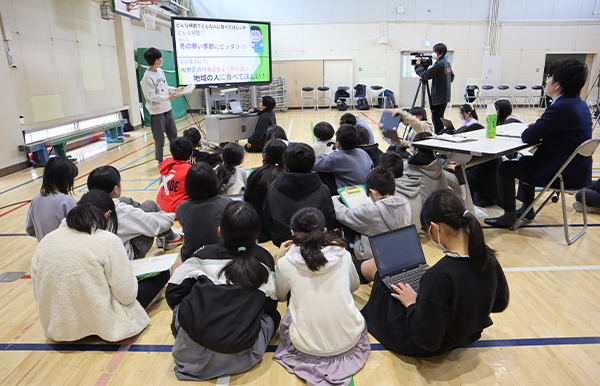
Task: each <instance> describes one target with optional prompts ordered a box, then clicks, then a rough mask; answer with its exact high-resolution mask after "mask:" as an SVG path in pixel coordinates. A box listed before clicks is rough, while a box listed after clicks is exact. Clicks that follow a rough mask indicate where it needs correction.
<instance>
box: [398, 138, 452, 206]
mask: <svg viewBox="0 0 600 386" xmlns="http://www.w3.org/2000/svg"><path fill="white" fill-rule="evenodd" d="M431 136H432V134H431V133H430V132H423V133H419V134H417V135H415V138H414V139H413V142H412V147H413V155H412V156H411V157H410V158H409V159H408V160H406V161H404V165H403V168H404V174H405V175H407V176H408V177H419V178H421V193H420V194H421V197H422V198H423V202H425V200H427V197H429V195H430V194H431V193H433V192H434V191H436V190H438V189H445V188H447V187H448V179H453V180H454V181H456V176H454V175H453V174H452V173H450V172H447V171H445V170H444V169H443V168H442V160H441V158H436V156H435V155H434V154H433V151H432V150H429V149H425V148H420V147H419V141H422V140H424V139H426V138H429V137H431ZM453 185H456V186H458V181H456V183H455V184H453ZM457 189H458V188H457Z"/></svg>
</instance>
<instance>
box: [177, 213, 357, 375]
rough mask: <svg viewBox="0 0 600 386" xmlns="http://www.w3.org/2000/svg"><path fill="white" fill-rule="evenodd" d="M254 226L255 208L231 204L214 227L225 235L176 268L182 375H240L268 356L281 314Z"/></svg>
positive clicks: (271, 268) (267, 259)
mask: <svg viewBox="0 0 600 386" xmlns="http://www.w3.org/2000/svg"><path fill="white" fill-rule="evenodd" d="M259 230H260V220H259V219H258V215H257V214H256V211H254V209H253V208H252V206H251V205H250V204H247V203H242V202H240V201H234V202H231V203H230V204H229V205H227V207H226V208H225V211H224V212H223V216H222V217H221V222H220V224H219V227H218V232H219V234H220V235H221V236H223V241H222V242H220V243H219V244H215V245H207V246H204V247H202V248H201V249H199V250H198V251H196V253H194V256H193V257H192V258H191V259H188V260H186V261H185V262H184V263H183V264H181V265H180V266H179V267H178V268H177V269H176V270H175V272H174V273H173V277H172V278H171V280H170V281H169V284H168V286H167V303H168V304H169V307H171V309H172V310H173V323H172V324H171V330H172V332H173V336H174V337H175V344H174V345H173V358H174V359H175V362H176V365H175V369H174V370H175V375H176V376H177V378H178V379H179V380H181V381H183V380H188V381H205V380H207V379H211V378H216V377H219V376H221V375H227V374H239V373H243V372H245V371H248V370H249V369H251V368H252V367H253V366H254V365H255V364H257V363H258V362H260V360H261V359H262V357H263V355H264V354H265V352H266V350H267V345H268V344H269V341H270V340H271V338H272V337H273V335H274V334H275V331H277V328H278V327H279V322H280V320H281V316H280V315H279V312H277V298H276V296H275V275H274V274H273V271H274V270H275V262H274V261H273V257H272V256H271V254H270V253H269V252H268V251H267V250H265V249H264V248H262V247H260V246H258V245H257V244H256V238H257V236H258V232H259ZM355 275H356V273H355Z"/></svg>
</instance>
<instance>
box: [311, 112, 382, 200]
mask: <svg viewBox="0 0 600 386" xmlns="http://www.w3.org/2000/svg"><path fill="white" fill-rule="evenodd" d="M335 141H336V143H335V147H336V148H337V149H338V151H336V152H333V153H329V154H325V155H322V156H321V157H319V158H317V160H316V161H315V166H314V167H313V170H314V171H316V172H318V173H319V177H321V179H322V180H323V183H324V184H325V185H327V186H328V187H329V190H330V191H331V193H332V195H335V194H337V189H338V188H341V187H344V186H351V185H362V184H364V183H365V180H366V178H367V174H369V172H370V171H371V169H372V168H373V161H371V158H369V155H368V154H367V153H366V152H364V151H362V150H361V149H359V148H358V145H359V144H360V137H359V135H358V130H357V129H356V127H354V126H352V125H350V124H343V125H341V126H340V128H339V129H338V131H337V132H336V133H335Z"/></svg>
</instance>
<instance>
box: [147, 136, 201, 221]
mask: <svg viewBox="0 0 600 386" xmlns="http://www.w3.org/2000/svg"><path fill="white" fill-rule="evenodd" d="M193 146H194V145H193V144H192V141H190V140H189V139H187V138H185V137H177V138H175V139H173V140H172V141H171V143H170V145H169V148H170V149H171V157H167V158H166V159H165V160H164V161H163V162H161V163H160V164H159V165H158V171H159V172H160V176H161V180H160V185H159V187H158V194H157V195H156V202H157V203H158V205H159V206H160V208H161V209H162V210H164V211H165V212H167V213H175V209H177V205H179V204H180V203H182V202H183V201H185V200H187V199H188V196H187V194H186V193H185V186H184V182H185V175H186V174H187V171H188V170H189V168H190V167H192V165H190V164H189V163H188V162H187V161H188V159H189V158H190V155H192V149H193Z"/></svg>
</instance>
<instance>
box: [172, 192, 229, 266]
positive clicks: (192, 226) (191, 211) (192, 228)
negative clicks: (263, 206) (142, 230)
mask: <svg viewBox="0 0 600 386" xmlns="http://www.w3.org/2000/svg"><path fill="white" fill-rule="evenodd" d="M230 202H231V199H230V198H228V197H226V196H221V195H216V196H214V197H210V198H207V199H205V200H187V201H184V202H182V203H181V204H179V206H178V207H177V210H176V211H175V213H176V214H177V219H178V220H179V224H181V228H182V230H183V233H184V234H185V237H184V239H183V246H182V247H181V260H182V261H185V260H186V259H188V258H189V257H190V256H192V255H193V254H194V252H196V250H197V249H198V248H200V247H202V246H204V245H209V244H216V243H220V242H221V241H223V239H222V238H221V237H220V236H219V235H218V233H217V228H218V227H219V222H220V221H221V215H222V214H223V211H224V210H225V207H226V206H227V205H229V203H230Z"/></svg>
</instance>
